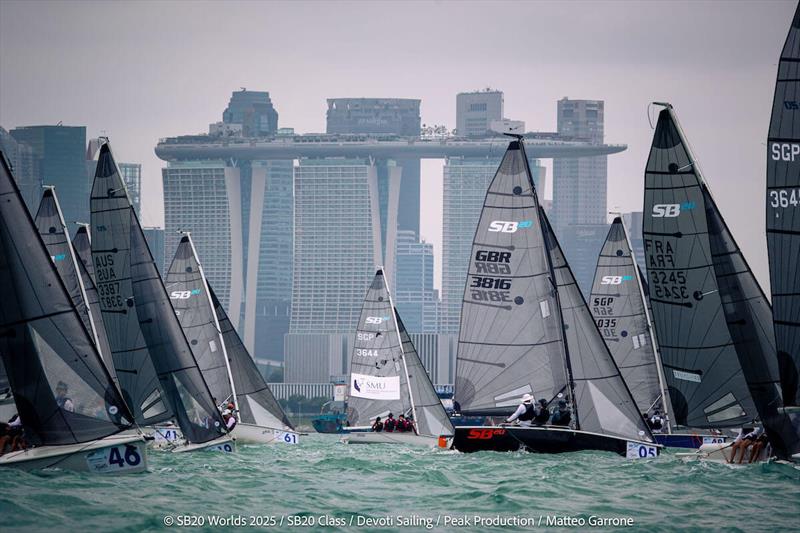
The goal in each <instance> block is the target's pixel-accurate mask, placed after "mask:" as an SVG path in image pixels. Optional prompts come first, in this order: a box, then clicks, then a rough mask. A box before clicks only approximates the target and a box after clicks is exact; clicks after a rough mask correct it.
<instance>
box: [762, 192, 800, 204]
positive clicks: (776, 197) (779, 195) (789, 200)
mask: <svg viewBox="0 0 800 533" xmlns="http://www.w3.org/2000/svg"><path fill="white" fill-rule="evenodd" d="M769 205H770V206H771V207H774V208H787V207H797V206H798V205H800V189H778V190H774V191H769Z"/></svg>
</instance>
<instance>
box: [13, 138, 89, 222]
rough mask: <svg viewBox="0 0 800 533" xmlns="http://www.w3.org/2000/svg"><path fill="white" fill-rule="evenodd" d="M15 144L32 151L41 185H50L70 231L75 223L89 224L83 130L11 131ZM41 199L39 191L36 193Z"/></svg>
mask: <svg viewBox="0 0 800 533" xmlns="http://www.w3.org/2000/svg"><path fill="white" fill-rule="evenodd" d="M11 136H12V137H14V139H16V140H17V141H18V142H22V143H25V144H27V145H29V146H30V147H31V148H33V151H34V154H35V155H36V158H37V159H38V161H39V172H40V174H41V178H42V184H43V185H53V186H55V188H56V193H57V194H58V200H59V202H60V204H61V209H62V211H63V212H64V220H65V221H66V223H67V226H69V227H70V231H72V230H74V227H72V224H73V223H74V222H85V221H87V220H89V183H88V180H87V179H86V163H85V159H84V154H85V152H86V128H85V127H84V126H24V127H20V128H15V129H13V130H11ZM37 195H39V196H41V191H39V192H38V193H37Z"/></svg>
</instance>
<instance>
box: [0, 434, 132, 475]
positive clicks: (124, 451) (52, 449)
mask: <svg viewBox="0 0 800 533" xmlns="http://www.w3.org/2000/svg"><path fill="white" fill-rule="evenodd" d="M0 466H12V467H16V468H22V469H24V470H38V469H41V468H56V467H57V468H62V469H64V470H74V471H76V472H91V473H97V474H133V473H136V472H143V471H145V470H147V445H146V443H145V440H144V438H143V437H142V436H141V435H138V434H131V433H130V432H126V433H124V434H118V435H112V436H110V437H106V438H104V439H100V440H96V441H92V442H86V443H81V444H68V445H64V446H40V447H38V448H30V449H27V450H22V451H17V452H10V453H7V454H5V455H2V456H0Z"/></svg>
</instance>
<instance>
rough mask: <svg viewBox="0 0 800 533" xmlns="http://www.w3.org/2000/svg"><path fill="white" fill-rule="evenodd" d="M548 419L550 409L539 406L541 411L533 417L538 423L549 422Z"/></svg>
mask: <svg viewBox="0 0 800 533" xmlns="http://www.w3.org/2000/svg"><path fill="white" fill-rule="evenodd" d="M548 420H550V409H548V408H547V407H544V406H541V407H540V408H539V413H538V414H537V415H536V416H535V417H534V418H533V421H534V422H535V423H537V424H547V421H548Z"/></svg>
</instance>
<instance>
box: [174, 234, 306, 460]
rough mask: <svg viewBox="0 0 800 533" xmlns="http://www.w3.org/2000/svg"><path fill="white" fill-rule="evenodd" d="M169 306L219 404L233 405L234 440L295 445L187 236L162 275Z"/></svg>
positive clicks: (285, 419)
mask: <svg viewBox="0 0 800 533" xmlns="http://www.w3.org/2000/svg"><path fill="white" fill-rule="evenodd" d="M166 284H167V287H168V293H169V297H170V300H171V301H172V306H173V307H174V309H175V313H176V314H177V316H178V320H179V321H180V323H181V327H182V328H183V332H184V334H185V335H186V338H187V339H188V340H189V344H190V346H191V348H192V352H193V353H194V355H195V358H196V359H197V364H198V365H199V367H200V370H201V371H202V373H203V377H204V378H205V380H206V383H208V388H209V390H210V391H211V394H212V396H213V398H214V400H215V402H216V403H217V405H218V406H224V404H227V403H228V402H232V403H233V404H234V406H235V413H236V418H237V420H238V423H237V424H236V426H235V427H234V429H233V431H232V432H231V435H232V436H233V437H234V438H236V439H237V441H238V442H244V443H254V444H272V443H276V442H279V443H287V444H297V443H298V439H299V437H298V434H297V432H296V431H294V427H293V426H292V424H291V422H290V421H289V418H288V417H287V416H286V414H285V413H284V412H283V409H281V406H280V404H279V403H278V401H277V400H276V399H275V396H274V395H273V394H272V391H271V390H270V389H269V387H268V386H267V383H266V382H265V381H264V378H263V376H262V375H261V372H259V371H258V367H256V365H255V363H254V362H253V358H252V357H251V356H250V354H249V353H248V352H247V348H245V346H244V344H243V343H242V341H241V339H240V338H239V335H238V334H237V333H236V330H235V329H234V328H233V326H232V324H231V323H230V320H229V319H228V316H227V314H225V310H224V309H223V308H222V305H221V304H220V303H219V300H218V299H217V297H216V295H214V293H213V291H212V289H211V286H210V284H209V283H208V280H207V279H206V276H205V273H204V271H203V267H202V265H201V264H200V261H199V259H198V257H197V251H196V250H195V247H194V242H193V241H192V237H191V235H190V234H189V233H185V234H184V235H183V236H182V237H181V240H180V243H179V244H178V249H177V250H176V251H175V257H174V259H173V260H172V264H171V265H170V267H169V270H168V272H167V276H166Z"/></svg>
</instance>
